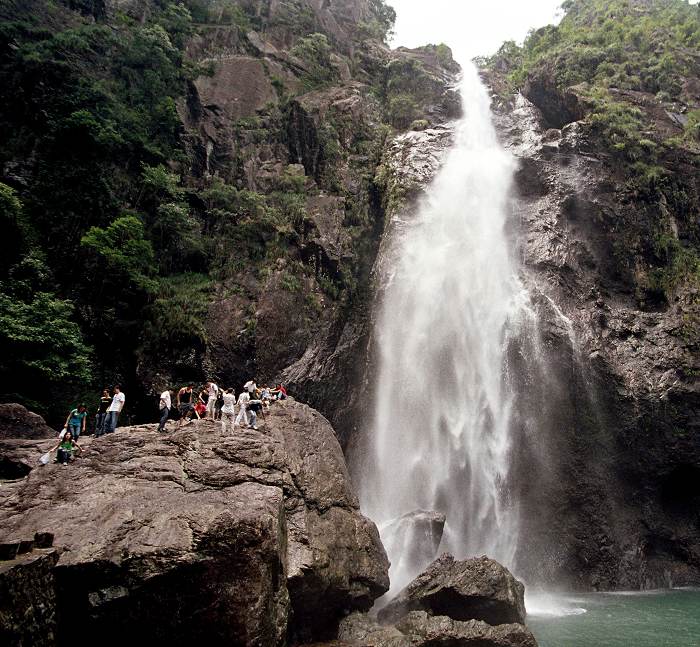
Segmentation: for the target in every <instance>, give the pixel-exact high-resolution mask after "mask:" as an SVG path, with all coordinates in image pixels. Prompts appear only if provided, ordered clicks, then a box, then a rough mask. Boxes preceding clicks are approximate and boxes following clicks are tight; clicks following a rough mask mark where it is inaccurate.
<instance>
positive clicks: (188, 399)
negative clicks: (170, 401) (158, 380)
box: [177, 384, 194, 427]
mask: <svg viewBox="0 0 700 647" xmlns="http://www.w3.org/2000/svg"><path fill="white" fill-rule="evenodd" d="M192 388H193V387H192V385H191V384H188V385H187V386H183V387H182V388H181V389H180V390H179V391H178V392H177V410H178V411H179V412H180V422H179V423H178V427H182V426H183V425H184V424H185V422H187V421H188V420H189V417H190V416H191V415H192V412H193V411H194V402H192V400H193V399H194V394H193V393H192Z"/></svg>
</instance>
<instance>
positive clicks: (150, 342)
mask: <svg viewBox="0 0 700 647" xmlns="http://www.w3.org/2000/svg"><path fill="white" fill-rule="evenodd" d="M212 290H213V282H212V280H211V278H210V277H209V276H207V275H205V274H196V273H185V274H179V275H173V276H170V277H168V278H167V279H162V280H161V281H160V284H159V285H158V288H157V294H156V297H155V299H154V300H153V302H152V303H151V304H150V305H149V306H148V308H147V309H146V311H145V313H144V329H143V334H142V340H143V346H142V347H141V349H140V351H141V352H147V354H148V355H149V356H151V357H153V356H154V355H156V354H158V353H163V352H166V353H169V352H172V351H173V350H175V351H178V350H188V351H189V350H190V349H191V348H193V347H194V348H203V347H204V345H205V344H206V342H207V331H206V326H205V320H206V315H207V310H208V307H209V301H210V295H211V293H212Z"/></svg>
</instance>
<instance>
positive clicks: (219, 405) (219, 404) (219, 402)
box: [214, 389, 224, 420]
mask: <svg viewBox="0 0 700 647" xmlns="http://www.w3.org/2000/svg"><path fill="white" fill-rule="evenodd" d="M223 407H224V392H223V389H219V394H218V395H217V396H216V405H215V406H214V420H221V409H223Z"/></svg>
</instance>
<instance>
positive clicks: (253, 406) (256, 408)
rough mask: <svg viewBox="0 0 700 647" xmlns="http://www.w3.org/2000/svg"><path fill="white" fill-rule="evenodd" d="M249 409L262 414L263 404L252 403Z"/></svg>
mask: <svg viewBox="0 0 700 647" xmlns="http://www.w3.org/2000/svg"><path fill="white" fill-rule="evenodd" d="M248 409H250V410H251V411H255V413H260V412H261V411H262V404H260V403H259V402H250V403H249V404H248Z"/></svg>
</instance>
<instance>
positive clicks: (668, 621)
mask: <svg viewBox="0 0 700 647" xmlns="http://www.w3.org/2000/svg"><path fill="white" fill-rule="evenodd" d="M525 597H526V600H525V602H526V605H527V609H528V617H527V624H528V626H529V627H530V629H531V630H532V631H533V633H534V634H535V637H536V638H537V642H538V644H539V645H540V647H590V646H591V645H596V646H599V647H629V645H634V646H635V647H660V646H661V645H663V646H664V647H698V646H700V590H698V589H685V590H681V589H673V590H666V591H644V592H640V591H636V592H625V593H580V594H572V595H565V594H557V595H548V596H542V595H533V596H528V595H527V594H526V596H525ZM528 598H529V599H528Z"/></svg>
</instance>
